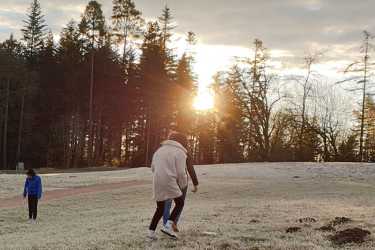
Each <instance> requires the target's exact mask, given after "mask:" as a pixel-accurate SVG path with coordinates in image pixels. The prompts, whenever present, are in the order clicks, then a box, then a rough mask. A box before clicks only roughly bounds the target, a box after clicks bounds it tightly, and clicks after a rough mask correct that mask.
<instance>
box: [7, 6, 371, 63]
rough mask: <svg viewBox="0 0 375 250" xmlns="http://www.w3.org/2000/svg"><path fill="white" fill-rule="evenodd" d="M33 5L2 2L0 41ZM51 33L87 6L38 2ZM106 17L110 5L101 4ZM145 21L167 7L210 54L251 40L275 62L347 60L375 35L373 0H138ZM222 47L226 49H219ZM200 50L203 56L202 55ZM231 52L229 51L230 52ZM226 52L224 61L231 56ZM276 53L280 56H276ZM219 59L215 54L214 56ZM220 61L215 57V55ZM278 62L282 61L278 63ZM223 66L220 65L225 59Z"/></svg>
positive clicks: (15, 28)
mask: <svg viewBox="0 0 375 250" xmlns="http://www.w3.org/2000/svg"><path fill="white" fill-rule="evenodd" d="M30 1H31V0H1V1H0V39H4V38H6V37H8V36H9V34H10V33H11V32H12V33H14V34H15V35H16V36H17V37H19V36H20V33H19V29H20V28H21V26H22V20H23V19H25V13H26V10H27V8H28V7H29V5H30ZM40 2H41V6H42V8H43V13H44V14H45V18H46V20H47V23H48V25H49V27H50V28H51V29H52V31H53V32H54V33H55V34H58V33H59V32H60V30H61V28H62V27H63V26H64V25H65V24H66V23H67V22H68V21H69V20H70V19H72V18H73V19H76V20H79V18H80V15H81V13H82V11H83V9H84V7H85V5H86V4H87V2H88V1H86V0H40ZM98 2H100V3H101V4H102V5H103V9H104V12H105V14H106V17H107V18H109V17H110V14H111V8H112V1H111V0H99V1H98ZM135 2H136V5H137V7H138V8H139V9H140V10H141V11H142V12H143V14H144V16H145V17H147V18H155V17H157V16H159V15H160V13H161V9H162V8H163V6H164V5H165V4H166V3H167V4H168V6H169V7H170V8H171V10H172V13H173V15H174V17H175V21H176V22H177V24H178V27H177V29H176V31H177V32H179V33H186V32H187V31H194V32H195V33H196V34H197V35H198V37H199V40H200V43H201V44H204V45H205V47H202V48H206V49H207V48H210V47H209V46H212V47H211V51H210V54H211V55H214V54H216V53H214V52H213V51H214V50H215V48H216V50H223V48H224V47H225V46H228V47H227V48H229V49H228V51H233V55H238V53H242V52H241V51H245V50H241V47H249V46H251V42H252V40H254V38H259V39H261V40H263V41H264V43H265V45H266V47H268V48H269V49H270V50H273V51H275V55H276V56H279V57H284V56H288V57H289V59H290V58H291V57H296V58H302V57H303V56H304V53H306V52H308V51H311V50H314V51H315V50H324V51H326V57H325V58H326V61H329V62H328V63H330V64H331V65H332V64H335V62H339V60H342V61H347V60H351V57H352V55H354V54H353V53H355V52H356V49H357V48H358V47H359V44H360V42H361V32H362V30H364V29H367V30H369V31H370V32H371V31H375V14H374V10H375V1H374V0H359V1H355V0H169V1H165V0H136V1H135ZM223 46H224V47H223ZM202 48H201V50H202ZM230 48H231V49H232V50H231V49H230ZM228 51H226V55H227V57H228V54H231V53H230V52H228ZM276 52H278V53H276ZM217 54H219V53H217ZM216 56H218V55H216ZM279 59H280V60H281V58H279ZM223 60H224V59H223Z"/></svg>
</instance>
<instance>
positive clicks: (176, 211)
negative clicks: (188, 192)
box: [169, 195, 185, 223]
mask: <svg viewBox="0 0 375 250" xmlns="http://www.w3.org/2000/svg"><path fill="white" fill-rule="evenodd" d="M174 202H175V204H176V205H175V207H174V209H173V211H172V214H171V216H170V217H169V220H171V221H173V222H174V223H176V219H177V216H178V215H179V214H181V211H182V209H183V207H184V203H185V201H184V197H183V195H181V196H180V197H178V198H175V199H174Z"/></svg>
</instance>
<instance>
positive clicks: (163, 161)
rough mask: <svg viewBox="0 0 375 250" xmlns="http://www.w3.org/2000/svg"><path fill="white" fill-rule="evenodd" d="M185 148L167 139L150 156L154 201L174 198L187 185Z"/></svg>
mask: <svg viewBox="0 0 375 250" xmlns="http://www.w3.org/2000/svg"><path fill="white" fill-rule="evenodd" d="M186 157H187V151H186V149H185V148H184V147H183V146H182V145H181V144H180V143H178V142H176V141H172V140H167V141H164V142H163V143H162V146H161V147H160V148H159V149H158V150H157V151H156V152H155V154H154V156H153V157H152V163H151V169H152V173H153V198H154V199H155V200H156V201H165V200H169V199H174V198H177V197H180V196H181V195H182V192H181V189H183V188H185V187H187V181H188V177H187V174H186Z"/></svg>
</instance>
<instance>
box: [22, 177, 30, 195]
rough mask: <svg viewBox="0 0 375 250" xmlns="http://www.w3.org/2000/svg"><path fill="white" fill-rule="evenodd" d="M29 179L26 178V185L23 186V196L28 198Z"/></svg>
mask: <svg viewBox="0 0 375 250" xmlns="http://www.w3.org/2000/svg"><path fill="white" fill-rule="evenodd" d="M28 181H29V180H28V179H27V178H26V180H25V185H24V187H23V197H24V198H26V195H27V186H28V183H27V182H28Z"/></svg>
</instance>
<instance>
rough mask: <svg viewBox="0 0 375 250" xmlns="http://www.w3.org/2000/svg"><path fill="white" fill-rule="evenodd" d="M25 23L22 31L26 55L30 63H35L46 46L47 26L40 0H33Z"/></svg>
mask: <svg viewBox="0 0 375 250" xmlns="http://www.w3.org/2000/svg"><path fill="white" fill-rule="evenodd" d="M24 23H25V26H24V28H23V29H22V30H21V31H22V33H23V41H24V42H25V47H26V51H25V56H26V58H27V59H28V61H29V64H31V65H33V64H35V63H36V60H37V56H38V54H39V53H40V51H41V50H42V48H43V46H44V45H43V42H44V38H45V35H46V34H45V31H46V27H47V25H46V24H45V20H44V16H43V14H42V10H41V7H40V3H39V1H38V0H33V2H32V3H31V6H30V9H29V14H27V20H24Z"/></svg>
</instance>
